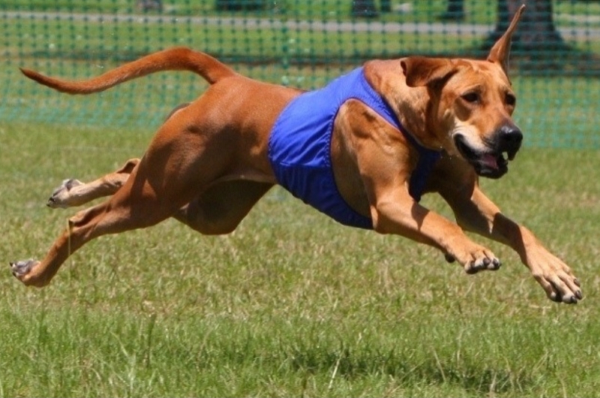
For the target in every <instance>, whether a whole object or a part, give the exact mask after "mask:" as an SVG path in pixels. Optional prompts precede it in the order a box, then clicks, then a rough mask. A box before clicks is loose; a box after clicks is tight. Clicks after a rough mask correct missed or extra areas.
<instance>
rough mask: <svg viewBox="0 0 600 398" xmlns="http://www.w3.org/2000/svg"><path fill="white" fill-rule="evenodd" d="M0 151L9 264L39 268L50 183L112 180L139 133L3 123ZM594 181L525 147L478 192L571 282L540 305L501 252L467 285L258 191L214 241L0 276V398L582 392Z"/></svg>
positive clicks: (109, 245)
mask: <svg viewBox="0 0 600 398" xmlns="http://www.w3.org/2000/svg"><path fill="white" fill-rule="evenodd" d="M0 137H1V140H2V143H3V145H2V147H1V149H0V151H2V153H1V154H2V156H0V178H1V180H2V186H3V190H2V192H3V193H2V194H1V195H0V208H1V209H2V220H3V225H4V226H5V230H4V238H3V239H2V240H1V241H0V251H1V252H2V254H3V258H4V261H5V262H8V261H9V260H16V259H24V258H28V257H36V258H40V257H41V256H42V255H43V254H44V253H45V251H46V250H47V248H48V247H49V245H50V243H51V242H52V241H53V239H54V238H55V236H56V235H57V234H58V232H59V230H60V229H61V228H63V227H64V226H65V222H66V218H67V217H68V216H69V215H71V214H73V213H74V210H66V211H63V210H54V211H53V210H49V209H46V208H45V207H44V203H45V200H46V198H47V196H48V195H49V193H50V192H51V190H52V189H53V188H54V187H55V186H56V185H57V184H58V183H59V182H60V180H61V179H62V178H66V177H77V178H81V179H91V178H93V177H96V176H98V175H100V174H102V173H104V172H106V171H109V170H112V169H114V168H115V167H117V166H118V165H119V164H120V163H122V162H123V161H124V160H126V159H127V158H129V157H133V156H139V155H140V154H141V153H142V152H143V150H144V148H145V146H146V144H147V142H148V141H149V139H150V137H151V132H150V131H147V130H122V129H116V130H115V129H100V128H89V127H79V128H75V127H68V126H67V127H61V126H53V125H43V124H40V123H22V124H19V123H3V124H0ZM599 168H600V157H598V156H597V152H596V151H574V150H551V149H532V148H526V149H524V150H523V152H522V153H521V154H520V155H519V156H518V157H517V159H516V161H515V162H514V163H513V164H512V167H511V171H510V172H509V174H508V175H507V176H506V177H504V178H503V179H502V180H500V181H483V185H484V187H485V188H486V190H487V191H488V193H489V195H490V196H491V197H492V198H494V200H496V201H497V202H498V203H499V204H500V205H501V207H502V208H503V209H504V211H505V212H506V213H507V214H509V215H510V216H512V217H514V218H516V219H518V220H522V221H523V222H524V223H525V225H527V226H528V227H530V228H531V229H533V230H534V231H536V232H537V234H538V236H539V238H540V239H541V240H542V241H544V242H545V243H547V245H548V246H549V247H551V248H552V250H553V251H554V252H555V253H557V254H558V255H559V256H560V257H562V258H564V259H566V260H567V262H568V263H569V264H570V265H571V266H572V267H573V268H574V269H575V270H576V273H577V275H578V276H579V278H580V279H581V281H582V283H583V288H584V294H585V295H586V298H585V299H584V300H583V301H582V302H581V303H580V304H578V305H577V306H565V305H557V304H554V303H551V302H549V301H548V300H547V299H546V298H545V295H544V293H543V291H542V289H541V288H539V287H538V286H537V284H536V283H535V282H534V281H533V279H532V278H531V277H530V276H529V274H528V271H527V270H526V269H525V267H523V266H522V265H521V264H520V263H519V260H518V258H517V256H516V254H514V253H512V252H511V251H509V250H508V249H506V248H504V247H502V246H500V245H498V244H495V243H489V242H488V243H489V246H490V247H491V248H492V249H493V250H494V251H495V252H496V254H498V255H499V257H500V258H501V259H502V260H503V263H504V266H503V267H502V269H501V270H500V271H498V272H496V273H484V274H481V275H476V276H467V275H465V274H464V273H463V271H462V270H461V268H460V267H459V266H457V265H456V264H447V263H446V262H445V261H444V259H443V257H442V255H441V254H440V253H437V252H435V251H434V250H432V249H429V248H427V247H424V246H418V245H416V244H413V243H411V242H409V241H407V240H405V239H402V238H398V237H392V236H379V235H377V234H375V233H369V232H365V231H359V230H354V229H349V228H344V227H341V226H338V225H337V224H335V223H334V222H332V221H330V220H329V219H327V218H325V217H324V216H321V215H320V214H318V213H317V212H315V211H313V210H312V209H310V208H308V207H306V206H305V205H303V204H302V203H300V202H299V201H297V200H295V199H293V198H292V197H290V196H289V195H288V194H287V193H285V192H283V191H282V190H280V189H275V190H273V191H272V192H270V193H269V194H268V196H267V197H266V198H265V199H263V200H262V201H261V202H260V203H259V205H258V206H257V207H256V208H255V209H254V210H253V212H252V213H251V214H250V215H249V216H248V218H247V219H246V220H245V221H244V222H243V223H242V225H241V226H240V227H239V228H238V230H237V231H236V232H235V233H234V234H232V235H230V236H224V237H203V236H201V235H199V234H196V233H194V232H192V231H191V230H189V229H187V228H186V227H184V226H182V225H180V224H178V223H176V222H174V221H167V222H165V223H163V224H160V225H159V226H157V227H154V228H151V229H147V230H143V231H135V232H130V233H126V234H122V235H118V236H109V237H103V238H100V239H98V240H97V241H94V242H92V243H90V244H89V245H87V246H86V247H84V248H83V249H82V250H80V251H78V252H77V253H76V254H74V255H73V256H72V258H71V259H70V260H69V261H68V263H67V264H66V265H65V266H64V268H63V269H61V271H60V272H59V274H58V276H57V277H56V279H55V280H54V282H53V283H52V284H51V285H50V286H49V287H47V288H45V289H43V290H37V289H27V288H24V287H23V286H21V285H20V284H19V283H18V282H17V281H16V280H14V278H13V277H12V276H11V275H10V272H9V270H8V266H7V267H6V268H5V271H4V274H3V276H2V277H0V317H1V319H2V322H0V336H2V337H1V338H0V369H2V372H0V396H7V397H9V396H57V397H59V396H60V397H65V396H139V397H141V396H148V397H150V396H156V397H161V396H282V397H283V396H340V397H342V396H344V397H345V396H423V397H448V396H474V397H480V396H490V397H514V396H573V397H580V396H595V395H596V394H597V391H598V386H599V383H600V379H598V374H600V357H599V354H598V352H599V349H598V348H599V346H598V338H597V336H598V334H599V333H600V323H599V322H598V319H600V311H599V309H598V308H599V305H598V304H599V298H598V291H599V288H600V286H599V284H600V278H599V277H598V273H597V261H598V260H597V259H598V255H599V249H598V245H597V238H598V232H597V231H598V229H597V227H596V225H597V223H598V222H600V207H599V206H598V203H599V200H600V186H599V185H598V184H596V183H594V181H595V180H597V170H598V169H599ZM424 201H425V203H426V204H427V205H428V206H431V207H433V208H435V209H437V210H438V211H440V212H441V213H442V214H445V215H449V212H448V210H447V209H446V208H445V206H444V205H443V204H442V203H441V202H439V201H438V200H436V199H435V198H430V197H425V198H424Z"/></svg>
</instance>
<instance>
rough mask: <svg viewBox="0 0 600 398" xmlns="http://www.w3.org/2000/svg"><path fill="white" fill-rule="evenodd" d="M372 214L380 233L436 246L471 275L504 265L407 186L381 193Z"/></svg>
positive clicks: (374, 225)
mask: <svg viewBox="0 0 600 398" xmlns="http://www.w3.org/2000/svg"><path fill="white" fill-rule="evenodd" d="M371 217H372V219H373V228H374V229H375V230H376V231H377V232H379V233H384V234H388V233H391V234H397V235H402V236H405V237H407V238H410V239H413V240H415V241H418V242H422V243H426V244H428V245H431V246H434V247H436V248H438V249H440V250H441V251H442V252H443V253H444V254H446V256H449V257H452V258H454V259H456V260H457V261H458V262H459V263H460V264H461V265H462V266H463V267H464V269H465V271H466V272H467V273H469V274H473V273H476V272H479V271H482V270H497V269H498V268H499V267H500V260H499V259H498V258H497V257H496V256H495V255H494V254H493V253H492V252H491V251H490V250H488V249H487V248H485V247H483V246H481V245H478V244H476V243H475V242H473V241H472V240H470V239H469V238H468V237H467V236H466V235H465V233H464V232H463V230H462V229H461V228H460V227H459V226H458V225H456V224H455V223H453V222H451V221H450V220H448V219H446V218H444V217H442V216H441V215H439V214H437V213H435V212H433V211H431V210H429V209H427V208H425V207H423V206H421V205H420V204H418V203H417V202H415V201H414V199H412V197H410V195H409V193H408V190H407V189H406V187H405V185H403V186H401V187H399V188H398V189H392V190H389V191H388V192H380V193H379V194H378V195H377V197H376V200H374V201H372V205H371Z"/></svg>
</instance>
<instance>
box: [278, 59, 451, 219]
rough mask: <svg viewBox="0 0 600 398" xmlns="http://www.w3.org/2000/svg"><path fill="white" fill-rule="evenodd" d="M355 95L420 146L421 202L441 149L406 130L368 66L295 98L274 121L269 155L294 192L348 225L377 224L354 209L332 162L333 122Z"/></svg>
mask: <svg viewBox="0 0 600 398" xmlns="http://www.w3.org/2000/svg"><path fill="white" fill-rule="evenodd" d="M349 99H357V100H360V101H361V102H363V103H364V104H365V105H367V106H368V107H369V108H371V109H373V110H374V111H375V112H377V113H378V114H379V115H381V117H383V118H384V119H385V120H387V121H388V123H390V124H391V125H393V126H394V127H396V128H397V129H398V130H400V131H401V132H402V134H404V136H405V137H406V139H407V140H408V141H409V142H410V143H411V144H412V145H413V146H415V147H416V148H417V149H418V151H419V161H418V164H417V167H416V169H415V170H414V171H413V174H412V175H411V178H410V183H409V193H410V195H411V196H412V197H413V198H414V199H415V200H417V201H419V200H420V199H421V194H422V193H423V190H424V188H425V183H426V182H427V176H428V175H429V173H430V172H431V169H432V168H433V166H434V165H435V163H436V162H437V160H438V159H439V157H440V153H439V152H437V151H433V150H430V149H427V148H425V147H423V146H421V145H420V144H419V143H418V142H416V140H415V139H414V137H412V135H410V134H409V133H408V132H406V131H405V130H404V128H403V127H402V126H401V125H400V122H399V121H398V119H397V118H396V115H395V114H394V112H393V111H392V109H390V106H389V105H388V104H387V103H386V102H385V101H384V100H383V98H382V97H381V96H380V95H379V94H378V93H377V92H376V91H375V90H374V89H373V88H372V87H371V86H370V85H369V83H368V82H367V80H366V78H365V76H364V73H363V68H358V69H355V70H354V71H352V72H350V73H349V74H347V75H344V76H341V77H339V78H337V79H335V80H334V81H332V82H331V83H329V84H328V85H327V86H325V87H323V88H321V89H319V90H316V91H311V92H307V93H304V94H301V95H300V96H298V97H296V98H294V99H293V100H292V101H291V102H290V103H289V104H288V105H287V106H286V108H285V109H284V110H283V112H282V113H281V115H279V117H278V119H277V121H276V122H275V125H274V126H273V131H272V132H271V137H270V139H269V160H270V162H271V166H272V167H273V170H274V172H275V177H276V178H277V182H278V183H279V184H281V185H282V186H283V187H284V188H285V189H287V190H288V191H290V192H291V193H292V194H293V195H294V196H296V197H297V198H300V199H302V200H303V201H304V202H305V203H307V204H309V205H311V206H313V207H314V208H316V209H317V210H319V211H321V212H323V213H325V214H327V215H328V216H330V217H332V218H333V219H334V220H336V221H338V222H340V223H342V224H344V225H349V226H353V227H359V228H365V229H372V228H373V222H372V220H371V218H370V217H365V216H363V215H361V214H359V213H357V212H356V211H354V210H353V209H352V208H351V207H350V206H349V205H348V204H347V203H346V201H345V200H344V199H343V198H342V195H341V194H340V193H339V191H338V189H337V186H336V184H335V179H334V176H333V169H332V167H331V134H332V131H333V122H334V119H335V116H336V115H337V113H338V110H339V108H340V107H341V106H342V104H343V103H344V102H346V101H348V100H349Z"/></svg>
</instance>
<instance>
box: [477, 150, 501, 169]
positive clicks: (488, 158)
mask: <svg viewBox="0 0 600 398" xmlns="http://www.w3.org/2000/svg"><path fill="white" fill-rule="evenodd" d="M480 162H481V164H482V165H484V166H487V167H489V168H490V169H494V170H498V161H497V160H496V158H495V157H494V156H492V155H490V154H486V155H483V156H482V158H481V161H480Z"/></svg>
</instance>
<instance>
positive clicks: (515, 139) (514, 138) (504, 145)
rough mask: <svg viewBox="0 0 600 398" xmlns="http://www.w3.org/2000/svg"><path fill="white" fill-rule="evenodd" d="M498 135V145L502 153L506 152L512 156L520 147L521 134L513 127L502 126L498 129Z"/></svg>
mask: <svg viewBox="0 0 600 398" xmlns="http://www.w3.org/2000/svg"><path fill="white" fill-rule="evenodd" d="M499 133H500V134H498V144H499V147H500V150H501V151H502V152H504V151H506V152H508V154H509V155H512V156H514V154H515V153H517V151H518V150H519V148H520V147H521V142H522V141H523V133H521V130H519V128H518V127H516V126H514V125H504V126H502V127H501V128H500V131H499Z"/></svg>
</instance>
